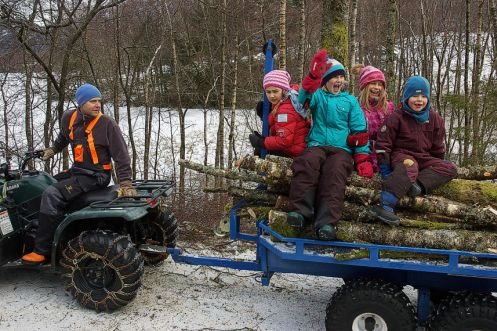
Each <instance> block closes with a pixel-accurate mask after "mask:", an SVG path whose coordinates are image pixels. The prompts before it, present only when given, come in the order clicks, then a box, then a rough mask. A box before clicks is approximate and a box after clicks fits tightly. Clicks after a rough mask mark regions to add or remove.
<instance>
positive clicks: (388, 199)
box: [369, 191, 400, 226]
mask: <svg viewBox="0 0 497 331" xmlns="http://www.w3.org/2000/svg"><path fill="white" fill-rule="evenodd" d="M397 202H399V198H397V197H396V196H395V195H394V194H392V193H390V192H386V191H382V192H381V193H380V205H376V206H372V207H371V208H370V209H369V211H370V213H371V214H372V215H373V216H374V217H375V218H377V219H379V220H381V221H383V222H385V223H386V224H388V225H391V226H397V225H399V224H400V218H399V217H398V216H397V215H395V211H394V207H395V206H396V205H397Z"/></svg>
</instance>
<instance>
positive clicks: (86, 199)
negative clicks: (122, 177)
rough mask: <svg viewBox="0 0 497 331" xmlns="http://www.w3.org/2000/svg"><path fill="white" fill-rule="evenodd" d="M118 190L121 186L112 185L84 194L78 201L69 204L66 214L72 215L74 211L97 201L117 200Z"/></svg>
mask: <svg viewBox="0 0 497 331" xmlns="http://www.w3.org/2000/svg"><path fill="white" fill-rule="evenodd" d="M118 189H119V185H112V186H107V187H106V188H102V189H99V190H95V191H91V192H87V193H83V194H82V195H81V196H79V197H78V198H77V199H76V200H74V201H72V202H71V203H69V205H68V206H67V209H66V212H67V213H71V212H73V211H76V210H79V209H82V208H84V207H86V206H89V205H90V204H91V203H93V202H97V201H102V202H109V201H112V200H114V199H116V198H117V190H118Z"/></svg>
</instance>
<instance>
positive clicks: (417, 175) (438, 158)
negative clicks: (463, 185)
mask: <svg viewBox="0 0 497 331" xmlns="http://www.w3.org/2000/svg"><path fill="white" fill-rule="evenodd" d="M444 139H445V126H444V121H443V119H442V117H441V116H440V115H439V114H438V113H436V112H435V111H433V110H430V115H429V120H428V122H425V123H417V122H416V120H415V119H414V117H412V116H411V115H410V114H409V113H407V112H406V111H404V110H402V109H397V110H396V111H395V112H394V113H393V114H391V115H390V116H388V117H387V118H386V119H385V122H384V125H383V126H382V127H381V129H380V130H379V132H378V139H377V141H376V153H377V156H378V161H379V163H380V162H390V165H391V166H392V169H393V172H392V174H391V175H390V176H388V177H387V179H386V180H385V181H384V182H383V188H382V189H383V191H387V192H391V193H393V194H394V195H395V196H397V198H401V197H403V196H404V195H405V194H406V193H407V191H408V190H409V188H410V187H411V185H412V184H413V183H414V182H416V181H417V182H418V183H420V184H421V186H422V188H423V189H424V192H425V193H430V192H431V191H432V190H434V189H435V188H437V187H439V186H441V185H443V184H445V183H447V182H449V181H450V180H451V179H453V178H455V177H456V176H457V169H456V166H455V165H454V164H453V163H452V162H450V161H447V160H444V159H443V158H444V154H445V141H444ZM382 160H383V161H382ZM408 160H411V161H412V162H411V161H408ZM411 163H412V164H411Z"/></svg>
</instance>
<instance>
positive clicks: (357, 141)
mask: <svg viewBox="0 0 497 331" xmlns="http://www.w3.org/2000/svg"><path fill="white" fill-rule="evenodd" d="M368 140H369V134H368V133H367V132H359V133H353V134H349V135H348V136H347V145H349V146H350V147H361V146H366V145H367V143H368Z"/></svg>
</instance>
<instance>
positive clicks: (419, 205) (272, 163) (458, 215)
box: [180, 155, 497, 253]
mask: <svg viewBox="0 0 497 331" xmlns="http://www.w3.org/2000/svg"><path fill="white" fill-rule="evenodd" d="M180 164H182V165H184V166H185V167H186V168H188V169H192V170H195V171H197V172H201V173H205V174H210V175H213V176H217V177H223V178H227V179H230V180H232V183H233V185H231V186H230V187H229V189H228V192H229V193H230V195H231V196H232V197H233V199H234V200H235V201H237V200H238V199H242V198H243V199H245V200H246V201H247V207H245V209H244V210H242V211H241V213H245V214H249V215H252V216H251V218H252V219H254V218H258V217H267V218H268V219H269V222H270V225H271V227H272V228H273V229H275V230H277V231H278V232H279V233H281V234H282V235H283V236H287V237H308V236H311V237H312V236H313V235H314V234H313V231H312V226H311V225H310V224H309V227H308V228H307V229H306V230H305V231H304V232H303V233H297V232H296V231H295V230H293V229H292V228H291V227H289V226H288V225H287V224H286V212H287V211H288V192H289V187H290V180H291V177H292V170H291V164H292V160H291V159H289V158H283V157H277V156H271V155H268V156H267V157H266V158H265V159H260V158H259V157H257V156H251V155H248V156H246V157H244V158H242V159H240V160H238V161H236V163H235V167H234V168H233V169H230V170H222V169H216V168H214V167H211V166H203V165H200V164H197V163H192V162H190V161H185V160H181V161H180ZM495 179H497V171H496V167H469V168H459V169H458V178H457V179H454V180H452V181H451V182H449V183H448V184H446V185H444V186H442V187H440V188H438V189H437V190H436V191H435V192H433V193H432V194H430V195H426V196H419V197H416V198H409V197H405V198H403V199H401V200H400V202H399V206H398V211H397V213H398V215H399V216H400V217H401V222H400V226H398V227H395V228H392V227H390V226H388V225H384V224H383V223H381V222H380V221H377V220H374V219H373V218H372V217H371V215H370V214H369V212H368V209H369V206H370V205H373V204H376V203H378V200H379V191H380V187H381V178H380V177H379V175H375V177H374V178H372V179H367V178H363V177H360V176H358V175H357V174H355V173H354V174H353V175H352V176H351V177H350V178H349V180H348V183H347V188H346V201H345V208H344V213H343V216H342V220H341V221H340V222H339V224H338V239H339V240H341V241H347V242H362V243H364V242H369V243H374V244H386V245H399V246H412V247H426V248H439V249H458V250H467V251H475V252H491V253H495V252H497V183H496V182H495ZM256 184H264V186H265V187H266V189H264V190H261V189H256V187H257V185H256ZM253 210H257V211H258V212H257V214H258V215H254V212H253Z"/></svg>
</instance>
